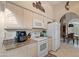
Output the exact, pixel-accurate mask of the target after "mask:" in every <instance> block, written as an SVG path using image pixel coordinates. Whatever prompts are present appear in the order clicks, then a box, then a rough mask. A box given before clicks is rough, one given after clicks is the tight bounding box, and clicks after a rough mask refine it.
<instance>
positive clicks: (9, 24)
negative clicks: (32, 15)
mask: <svg viewBox="0 0 79 59" xmlns="http://www.w3.org/2000/svg"><path fill="white" fill-rule="evenodd" d="M23 19H24V10H23V8H21V7H18V6H16V5H14V4H10V3H7V4H6V9H5V28H22V27H23Z"/></svg>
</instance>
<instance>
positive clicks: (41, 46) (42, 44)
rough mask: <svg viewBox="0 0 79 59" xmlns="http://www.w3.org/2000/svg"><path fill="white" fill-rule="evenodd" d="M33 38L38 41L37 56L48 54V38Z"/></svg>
mask: <svg viewBox="0 0 79 59" xmlns="http://www.w3.org/2000/svg"><path fill="white" fill-rule="evenodd" d="M34 40H36V41H38V57H44V56H46V55H47V54H48V38H47V37H38V38H35V39H34Z"/></svg>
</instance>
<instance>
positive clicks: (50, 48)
mask: <svg viewBox="0 0 79 59" xmlns="http://www.w3.org/2000/svg"><path fill="white" fill-rule="evenodd" d="M50 50H52V38H48V51H50Z"/></svg>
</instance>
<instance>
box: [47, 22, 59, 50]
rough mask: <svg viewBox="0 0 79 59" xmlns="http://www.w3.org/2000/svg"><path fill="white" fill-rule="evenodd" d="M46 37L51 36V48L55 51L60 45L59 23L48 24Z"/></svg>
mask: <svg viewBox="0 0 79 59" xmlns="http://www.w3.org/2000/svg"><path fill="white" fill-rule="evenodd" d="M47 33H48V37H52V50H53V51H56V50H57V49H58V48H59V47H60V23H58V22H53V23H50V24H48V30H47Z"/></svg>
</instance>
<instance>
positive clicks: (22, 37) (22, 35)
mask: <svg viewBox="0 0 79 59" xmlns="http://www.w3.org/2000/svg"><path fill="white" fill-rule="evenodd" d="M26 40H27V34H26V31H16V37H15V41H16V42H24V41H26Z"/></svg>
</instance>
